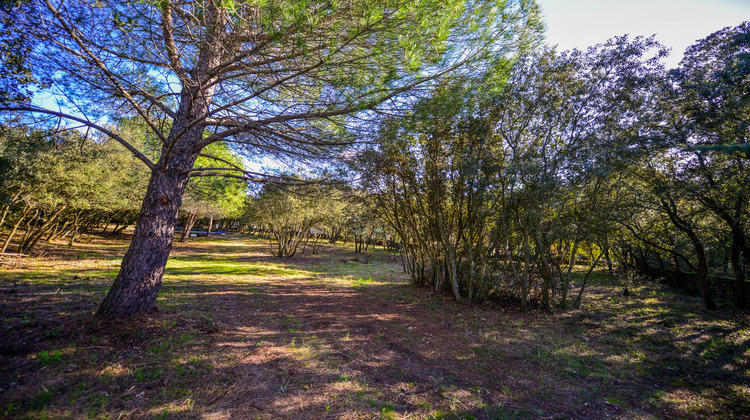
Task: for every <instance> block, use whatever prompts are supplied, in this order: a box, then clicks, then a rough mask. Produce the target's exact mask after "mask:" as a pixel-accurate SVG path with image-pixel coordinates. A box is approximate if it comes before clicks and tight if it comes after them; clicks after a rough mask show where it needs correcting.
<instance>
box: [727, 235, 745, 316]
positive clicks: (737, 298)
mask: <svg viewBox="0 0 750 420" xmlns="http://www.w3.org/2000/svg"><path fill="white" fill-rule="evenodd" d="M744 239H745V238H744V237H743V233H742V231H741V230H739V229H733V230H732V254H731V256H730V258H731V261H732V270H733V271H734V279H735V286H734V306H735V307H737V308H744V307H745V306H747V285H746V284H745V270H744V268H745V267H744V266H743V264H742V255H741V251H742V248H743V247H742V245H743V243H744ZM743 254H744V253H743ZM745 257H747V256H745Z"/></svg>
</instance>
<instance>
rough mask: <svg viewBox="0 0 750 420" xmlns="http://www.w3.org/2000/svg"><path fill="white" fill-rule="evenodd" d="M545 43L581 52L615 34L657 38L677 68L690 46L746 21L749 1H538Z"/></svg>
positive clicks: (748, 16)
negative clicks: (668, 52)
mask: <svg viewBox="0 0 750 420" xmlns="http://www.w3.org/2000/svg"><path fill="white" fill-rule="evenodd" d="M539 2H540V3H541V5H542V10H543V13H544V20H545V22H546V24H547V42H548V43H550V44H552V45H558V46H559V48H560V49H564V50H565V49H571V48H580V49H585V48H586V47H588V46H590V45H594V44H598V43H601V42H604V41H606V40H607V39H609V38H611V37H613V36H617V35H624V34H626V33H627V34H630V35H631V36H636V35H645V36H650V35H653V34H656V39H657V40H658V41H659V42H661V43H662V44H664V45H666V46H667V47H671V48H672V52H671V54H670V58H669V60H667V62H666V64H667V67H670V68H671V67H675V66H676V65H677V63H678V62H679V61H680V59H681V58H682V53H683V52H684V51H685V48H687V47H688V46H689V45H691V44H693V43H694V42H695V41H697V40H699V39H702V38H704V37H706V36H707V35H709V34H711V33H713V32H715V31H717V30H719V29H721V28H724V27H726V26H736V25H738V24H740V23H741V22H743V21H745V20H750V0H539Z"/></svg>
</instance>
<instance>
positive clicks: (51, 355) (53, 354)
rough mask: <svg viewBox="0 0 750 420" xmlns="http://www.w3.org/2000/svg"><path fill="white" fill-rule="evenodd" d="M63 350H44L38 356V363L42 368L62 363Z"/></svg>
mask: <svg viewBox="0 0 750 420" xmlns="http://www.w3.org/2000/svg"><path fill="white" fill-rule="evenodd" d="M62 355H63V353H62V350H52V351H47V350H43V351H40V352H39V353H37V354H36V361H37V363H39V365H40V366H50V365H54V364H56V363H60V362H61V361H62Z"/></svg>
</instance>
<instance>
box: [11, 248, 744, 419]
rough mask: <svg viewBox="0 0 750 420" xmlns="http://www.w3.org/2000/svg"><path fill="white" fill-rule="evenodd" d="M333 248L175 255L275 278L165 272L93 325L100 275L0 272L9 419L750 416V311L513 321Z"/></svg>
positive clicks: (655, 308)
mask: <svg viewBox="0 0 750 420" xmlns="http://www.w3.org/2000/svg"><path fill="white" fill-rule="evenodd" d="M191 246H192V245H191ZM250 248H252V247H250ZM217 249H218V250H219V251H221V252H218V251H217ZM326 252H327V253H328V254H324V256H323V257H321V258H325V260H323V259H321V260H316V261H315V262H314V263H311V262H310V261H307V262H306V263H305V264H300V265H295V264H296V263H295V261H294V260H291V261H289V260H287V261H284V265H283V266H277V264H279V262H278V261H277V260H276V259H274V258H273V257H267V256H263V255H248V254H252V249H251V250H248V249H247V247H242V246H237V245H231V244H230V245H226V246H214V247H213V249H210V250H209V251H208V253H211V255H214V256H215V257H212V259H206V253H203V254H200V253H199V254H198V255H196V256H195V257H193V258H192V259H191V257H189V253H188V252H183V253H181V254H180V253H178V257H179V258H182V259H183V261H193V262H195V261H197V262H200V261H207V262H208V263H213V262H216V261H217V259H228V260H234V261H235V262H236V261H238V260H242V259H243V258H256V259H257V260H255V261H249V260H247V261H244V262H242V263H239V264H241V265H251V266H253V267H254V264H260V263H264V264H268V266H269V267H273V270H281V272H274V271H268V272H263V271H257V272H253V271H252V270H251V271H247V268H237V269H236V271H233V272H224V271H222V270H214V268H212V267H211V265H210V264H208V266H207V267H206V268H205V269H204V271H197V272H194V273H191V272H190V271H188V270H185V269H184V268H179V270H182V271H179V270H178V271H173V270H174V269H170V270H169V271H170V274H169V275H168V276H167V277H166V278H165V283H164V287H163V290H162V294H161V296H160V299H159V301H158V307H159V312H154V313H151V314H147V315H144V316H141V317H137V318H133V319H129V320H123V321H97V320H93V319H92V317H91V314H92V312H93V310H94V309H95V307H96V304H97V303H98V301H99V299H101V296H103V294H104V292H105V291H106V287H107V283H106V282H105V281H99V282H93V283H91V284H87V280H85V279H81V280H80V281H76V282H70V281H66V282H59V284H57V285H56V287H54V286H51V284H34V283H31V284H25V283H24V282H23V281H22V280H18V279H16V278H15V277H14V279H15V280H13V281H11V280H10V279H9V278H4V277H0V278H1V279H2V282H1V283H0V305H1V306H0V316H2V320H3V325H2V330H0V343H3V344H2V345H0V364H2V366H3V368H2V369H0V384H3V385H2V392H0V407H4V408H3V410H5V411H4V412H3V413H0V414H3V415H4V416H5V417H34V416H37V417H42V416H50V417H85V416H92V417H95V416H110V417H118V416H119V415H123V416H124V417H133V418H142V417H146V418H149V417H153V418H170V417H174V418H256V417H258V418H316V419H317V418H327V417H345V418H398V417H404V416H415V417H433V418H523V417H528V418H539V417H549V418H562V417H568V418H602V417H608V416H609V417H639V416H640V417H652V416H655V417H667V418H672V417H711V416H716V415H720V416H723V417H742V416H743V415H746V414H748V411H747V410H748V409H747V407H748V406H750V405H749V404H748V403H749V401H748V395H747V394H743V393H742V391H741V390H742V389H743V388H742V387H743V386H744V387H745V388H744V389H745V390H746V389H748V388H747V386H748V375H747V372H748V366H747V358H746V357H744V358H743V355H746V354H747V352H748V339H749V338H750V336H748V328H747V325H748V323H747V316H746V315H741V314H740V315H738V314H737V313H735V312H731V311H723V312H722V311H719V312H716V313H705V312H702V311H701V310H700V309H699V307H700V302H699V301H696V300H693V299H691V298H687V297H681V298H680V299H683V300H680V301H679V302H677V303H675V297H674V295H668V294H665V295H663V296H662V295H659V294H658V293H657V294H653V293H652V292H653V290H652V289H650V288H647V287H644V288H641V289H638V290H636V294H637V296H636V297H633V298H629V299H626V298H622V297H621V296H619V295H618V294H617V293H616V292H615V291H614V290H612V289H596V286H595V289H594V290H593V291H594V293H592V294H591V296H592V302H591V304H590V305H589V306H588V307H587V309H581V310H576V311H569V312H566V313H562V314H549V313H542V312H538V313H530V314H521V313H518V312H517V311H516V310H515V308H507V307H503V306H501V305H497V304H492V303H487V304H483V305H462V304H457V303H455V302H453V301H452V300H450V299H449V298H447V297H444V296H438V295H435V294H433V293H430V292H429V291H426V290H418V289H413V288H411V287H408V286H407V285H406V279H405V278H404V277H403V276H398V275H397V273H398V262H393V261H389V258H390V257H388V256H387V255H381V256H378V257H376V258H374V259H372V260H371V263H370V264H361V263H352V260H353V258H352V254H353V253H351V252H350V251H346V250H337V249H336V248H332V249H329V250H327V251H326ZM216 255H218V256H216ZM303 258H304V257H300V259H303ZM388 264H390V265H388ZM384 268H387V270H385V271H384ZM289 272H293V273H296V274H295V275H294V276H287V275H285V273H286V274H288V273H289ZM394 272H395V273H394ZM217 277H221V278H217ZM53 283H54V282H53ZM594 297H595V299H596V300H594ZM691 404H692V405H691Z"/></svg>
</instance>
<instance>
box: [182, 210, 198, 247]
mask: <svg viewBox="0 0 750 420" xmlns="http://www.w3.org/2000/svg"><path fill="white" fill-rule="evenodd" d="M197 219H198V214H197V213H193V212H189V213H188V214H187V216H185V227H184V229H183V230H182V236H180V242H187V240H188V238H189V237H190V231H191V230H193V225H195V221H196V220H197Z"/></svg>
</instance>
